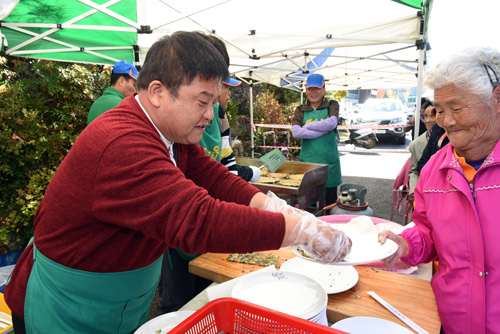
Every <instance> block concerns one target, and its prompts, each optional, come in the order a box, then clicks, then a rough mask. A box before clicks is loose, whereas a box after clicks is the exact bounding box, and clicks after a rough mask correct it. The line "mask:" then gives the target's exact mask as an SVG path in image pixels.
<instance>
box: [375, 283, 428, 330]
mask: <svg viewBox="0 0 500 334" xmlns="http://www.w3.org/2000/svg"><path fill="white" fill-rule="evenodd" d="M366 293H367V294H369V295H370V296H372V297H373V299H375V300H376V301H378V302H379V303H380V304H381V305H382V306H383V307H385V308H386V309H388V310H389V311H390V312H391V313H392V314H394V315H395V316H396V317H398V318H399V320H401V321H402V322H404V323H405V324H407V325H408V326H410V328H411V329H413V330H414V331H415V332H417V333H418V334H429V332H427V331H426V330H424V329H423V328H422V327H420V326H419V325H417V324H416V323H414V322H413V321H411V320H410V319H408V318H407V317H406V316H405V315H404V314H403V313H401V312H399V311H398V310H397V309H396V308H395V307H394V306H392V305H391V304H389V303H388V302H386V301H385V300H383V299H382V298H381V297H379V295H377V294H376V293H375V292H374V291H367V292H366Z"/></svg>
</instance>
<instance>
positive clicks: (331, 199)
mask: <svg viewBox="0 0 500 334" xmlns="http://www.w3.org/2000/svg"><path fill="white" fill-rule="evenodd" d="M325 200H326V206H328V205H330V204H333V203H335V202H337V187H333V188H326V194H325Z"/></svg>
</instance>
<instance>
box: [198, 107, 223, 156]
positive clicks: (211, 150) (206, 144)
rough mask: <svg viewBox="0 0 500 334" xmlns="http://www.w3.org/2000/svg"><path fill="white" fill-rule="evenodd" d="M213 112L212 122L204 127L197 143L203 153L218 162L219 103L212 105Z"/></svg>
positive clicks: (220, 139)
mask: <svg viewBox="0 0 500 334" xmlns="http://www.w3.org/2000/svg"><path fill="white" fill-rule="evenodd" d="M213 112H214V118H213V119H212V124H210V125H207V126H206V127H205V131H204V132H203V137H202V139H201V141H200V142H199V143H198V144H199V145H200V146H201V147H203V148H204V149H205V153H207V154H208V155H209V156H210V157H212V158H213V159H215V160H217V161H218V162H220V156H221V153H222V152H221V149H222V148H221V146H222V134H221V131H220V119H219V103H216V104H215V105H214V107H213Z"/></svg>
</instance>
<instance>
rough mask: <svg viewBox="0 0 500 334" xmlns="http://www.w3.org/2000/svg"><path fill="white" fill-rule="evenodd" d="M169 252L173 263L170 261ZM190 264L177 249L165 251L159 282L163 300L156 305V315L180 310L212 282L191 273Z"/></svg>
mask: <svg viewBox="0 0 500 334" xmlns="http://www.w3.org/2000/svg"><path fill="white" fill-rule="evenodd" d="M169 254H170V260H171V261H172V263H170V260H169ZM171 264H172V266H171ZM188 264H189V262H188V261H186V260H184V259H183V258H182V257H181V256H180V255H179V253H177V251H176V250H175V249H168V250H167V252H165V255H164V256H163V263H162V267H161V278H160V283H159V284H158V293H159V295H160V299H161V300H160V301H159V302H158V305H157V307H156V316H159V315H161V314H164V313H169V312H175V311H177V310H179V309H180V308H181V307H182V306H184V304H186V303H187V302H189V301H190V300H191V299H193V298H194V297H196V295H197V294H199V293H200V292H202V291H203V290H204V289H205V288H206V287H208V286H209V285H210V284H211V283H212V281H209V280H207V279H205V278H202V277H199V276H196V275H193V274H191V273H190V272H189V267H188Z"/></svg>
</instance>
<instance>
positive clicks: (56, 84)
mask: <svg viewBox="0 0 500 334" xmlns="http://www.w3.org/2000/svg"><path fill="white" fill-rule="evenodd" d="M0 67H1V72H0V123H1V124H2V125H3V126H2V128H1V129H0V146H1V149H0V242H2V243H3V244H5V245H6V246H7V249H8V250H10V251H14V250H19V249H22V248H23V247H24V245H25V244H26V242H27V240H28V239H29V238H30V237H31V236H32V234H33V218H34V216H35V213H36V210H37V208H38V205H39V204H40V201H41V199H42V198H43V195H44V193H45V190H46V188H47V185H48V183H49V182H50V180H51V179H52V176H53V174H54V173H55V171H56V169H57V167H58V166H59V164H60V163H61V162H62V160H63V159H64V157H65V156H66V154H67V153H68V151H69V149H70V148H71V146H72V145H73V143H74V141H75V140H76V138H77V137H78V135H79V134H80V132H81V131H82V130H83V129H84V128H85V126H86V120H87V114H88V110H89V108H90V105H91V104H92V102H93V101H94V100H95V99H96V98H97V97H98V96H100V95H101V94H102V92H103V91H104V89H105V88H106V87H107V86H108V84H109V74H110V70H105V71H103V67H102V66H98V65H82V64H70V63H56V62H51V61H40V60H34V59H24V58H14V57H12V58H11V57H7V58H3V57H0Z"/></svg>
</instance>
